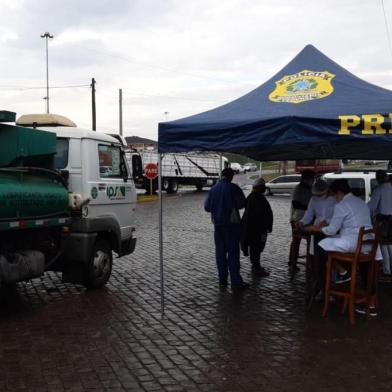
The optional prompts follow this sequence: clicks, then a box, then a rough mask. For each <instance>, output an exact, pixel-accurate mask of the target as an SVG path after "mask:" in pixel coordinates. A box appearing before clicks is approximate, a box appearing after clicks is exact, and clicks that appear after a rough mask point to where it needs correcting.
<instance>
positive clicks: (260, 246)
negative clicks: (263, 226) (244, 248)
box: [249, 240, 265, 266]
mask: <svg viewBox="0 0 392 392" xmlns="http://www.w3.org/2000/svg"><path fill="white" fill-rule="evenodd" d="M264 248H265V241H260V240H259V241H255V242H252V243H251V244H249V259H250V261H251V263H252V264H253V265H254V266H259V265H260V256H261V252H262V251H263V250H264Z"/></svg>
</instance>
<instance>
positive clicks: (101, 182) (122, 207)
mask: <svg viewBox="0 0 392 392" xmlns="http://www.w3.org/2000/svg"><path fill="white" fill-rule="evenodd" d="M87 141H89V142H91V144H95V152H94V153H93V151H91V153H92V154H91V159H90V160H89V169H90V170H89V171H90V173H89V174H88V187H89V192H90V199H91V201H90V203H89V206H88V208H89V217H92V218H93V217H102V216H111V217H113V218H114V219H115V220H116V221H117V222H118V223H119V225H120V228H121V238H122V239H126V238H129V237H130V235H131V229H132V227H131V226H132V221H133V212H134V210H135V206H136V192H135V186H134V183H133V181H132V179H131V178H128V177H130V173H128V167H127V164H126V159H125V154H124V152H123V151H122V149H121V146H119V145H116V144H110V143H106V142H103V141H102V142H101V141H92V140H87ZM94 158H95V159H94Z"/></svg>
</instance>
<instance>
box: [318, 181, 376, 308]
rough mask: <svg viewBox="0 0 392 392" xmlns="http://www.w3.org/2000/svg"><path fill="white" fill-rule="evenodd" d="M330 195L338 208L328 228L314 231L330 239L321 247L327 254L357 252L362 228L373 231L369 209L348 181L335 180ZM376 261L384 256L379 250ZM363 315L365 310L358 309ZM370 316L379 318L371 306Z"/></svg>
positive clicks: (321, 225) (325, 226) (363, 273)
mask: <svg viewBox="0 0 392 392" xmlns="http://www.w3.org/2000/svg"><path fill="white" fill-rule="evenodd" d="M330 191H331V192H332V193H333V194H334V195H335V198H336V201H337V204H336V206H335V209H334V213H333V216H332V219H331V221H330V223H329V224H327V223H323V222H322V223H321V224H320V225H319V226H314V227H313V231H315V232H321V233H323V234H325V235H326V236H327V238H324V239H323V240H321V241H320V242H319V244H318V245H319V246H320V247H321V248H322V249H323V250H324V251H326V252H354V251H355V249H356V247H357V241H358V234H359V230H360V228H361V227H364V228H365V229H370V228H372V227H373V226H372V221H371V217H370V209H369V207H368V205H367V204H366V203H365V202H364V201H363V200H362V199H360V198H359V197H356V196H354V195H353V194H352V193H351V189H350V186H349V184H348V182H347V180H346V179H339V180H335V181H334V182H333V183H332V184H331V186H330ZM376 259H377V260H381V259H382V257H381V252H380V250H379V249H378V250H377V254H376ZM364 267H366V269H365V268H363V269H361V270H360V272H361V276H362V279H364V280H365V281H366V276H367V266H364ZM357 311H359V312H361V313H363V312H364V310H363V309H357ZM370 314H371V315H376V314H377V313H376V311H375V310H374V305H373V304H371V312H370Z"/></svg>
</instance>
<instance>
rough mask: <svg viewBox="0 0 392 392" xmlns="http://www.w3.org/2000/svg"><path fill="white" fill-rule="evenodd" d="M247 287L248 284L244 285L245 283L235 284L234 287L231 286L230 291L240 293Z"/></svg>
mask: <svg viewBox="0 0 392 392" xmlns="http://www.w3.org/2000/svg"><path fill="white" fill-rule="evenodd" d="M249 286H250V285H249V283H245V282H244V283H242V284H235V285H233V284H232V285H231V290H232V291H233V292H236V293H240V292H242V291H244V290H246V289H248V288H249Z"/></svg>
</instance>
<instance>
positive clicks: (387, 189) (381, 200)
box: [368, 170, 392, 275]
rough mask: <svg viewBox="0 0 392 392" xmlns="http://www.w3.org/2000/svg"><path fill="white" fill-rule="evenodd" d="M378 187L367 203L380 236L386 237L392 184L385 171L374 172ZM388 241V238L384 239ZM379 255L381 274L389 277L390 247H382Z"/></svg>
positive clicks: (391, 216)
mask: <svg viewBox="0 0 392 392" xmlns="http://www.w3.org/2000/svg"><path fill="white" fill-rule="evenodd" d="M376 180H377V182H378V184H379V185H378V187H377V188H376V189H374V191H373V193H372V197H371V199H370V201H369V203H368V206H369V208H370V212H371V214H372V218H373V221H374V222H376V224H377V225H378V226H380V227H381V228H385V230H381V235H382V236H383V237H388V231H389V229H388V226H389V225H391V221H392V184H391V183H390V182H389V177H388V174H387V172H386V171H385V170H377V171H376ZM386 239H388V240H389V241H390V240H391V239H390V238H386ZM381 253H382V257H383V272H384V274H387V275H390V274H391V270H392V245H382V246H381Z"/></svg>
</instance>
